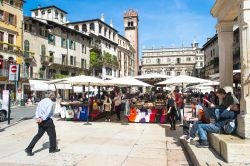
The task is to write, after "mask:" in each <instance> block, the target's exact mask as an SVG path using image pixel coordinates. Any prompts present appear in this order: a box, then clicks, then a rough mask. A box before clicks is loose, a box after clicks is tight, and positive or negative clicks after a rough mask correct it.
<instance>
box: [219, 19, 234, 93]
mask: <svg viewBox="0 0 250 166" xmlns="http://www.w3.org/2000/svg"><path fill="white" fill-rule="evenodd" d="M216 29H217V33H218V43H219V60H220V63H219V70H220V87H221V88H224V87H225V86H230V87H233V50H232V49H233V22H232V21H230V22H228V21H227V22H219V23H218V24H217V26H216Z"/></svg>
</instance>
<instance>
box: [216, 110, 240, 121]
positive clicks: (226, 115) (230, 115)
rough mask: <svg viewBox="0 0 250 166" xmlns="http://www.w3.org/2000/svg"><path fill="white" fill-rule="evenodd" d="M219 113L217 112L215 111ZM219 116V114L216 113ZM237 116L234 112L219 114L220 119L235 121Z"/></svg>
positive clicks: (224, 111) (226, 111)
mask: <svg viewBox="0 0 250 166" xmlns="http://www.w3.org/2000/svg"><path fill="white" fill-rule="evenodd" d="M215 111H217V110H215ZM215 114H218V113H215ZM235 117H236V114H235V113H234V112H233V111H228V110H223V111H220V112H219V115H218V119H220V118H222V119H234V118H235Z"/></svg>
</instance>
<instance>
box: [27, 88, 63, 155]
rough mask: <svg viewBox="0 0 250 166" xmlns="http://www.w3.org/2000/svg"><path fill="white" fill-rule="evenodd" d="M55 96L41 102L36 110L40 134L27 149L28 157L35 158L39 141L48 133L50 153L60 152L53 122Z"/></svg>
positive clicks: (49, 96) (51, 94)
mask: <svg viewBox="0 0 250 166" xmlns="http://www.w3.org/2000/svg"><path fill="white" fill-rule="evenodd" d="M55 98H56V96H55V94H54V93H52V92H51V93H50V94H49V95H48V97H47V98H45V99H43V100H41V101H40V102H39V104H38V106H37V109H36V123H37V124H38V133H37V134H36V135H35V136H34V138H33V139H32V141H31V142H30V144H29V146H28V147H27V148H26V149H25V152H26V153H27V155H28V156H33V155H34V153H32V149H33V148H34V146H35V144H36V143H37V141H38V140H39V139H40V138H41V137H42V136H43V134H44V133H45V132H47V134H48V136H49V142H50V148H49V153H55V152H59V151H60V149H57V146H56V131H55V125H54V123H53V120H52V119H51V117H52V115H53V101H55Z"/></svg>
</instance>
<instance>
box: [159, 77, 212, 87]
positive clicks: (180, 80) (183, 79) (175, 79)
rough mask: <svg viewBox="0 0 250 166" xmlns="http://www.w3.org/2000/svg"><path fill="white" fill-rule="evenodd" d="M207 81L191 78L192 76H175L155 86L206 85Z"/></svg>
mask: <svg viewBox="0 0 250 166" xmlns="http://www.w3.org/2000/svg"><path fill="white" fill-rule="evenodd" d="M207 82H209V80H205V79H201V78H197V77H192V76H186V75H180V76H176V77H173V78H170V79H167V80H165V81H162V82H159V83H157V85H169V84H191V83H207Z"/></svg>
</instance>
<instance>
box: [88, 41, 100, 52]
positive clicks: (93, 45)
mask: <svg viewBox="0 0 250 166" xmlns="http://www.w3.org/2000/svg"><path fill="white" fill-rule="evenodd" d="M89 47H90V48H92V49H94V50H101V48H102V46H101V44H100V42H99V41H97V40H95V39H92V40H91V42H90V46H89Z"/></svg>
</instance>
